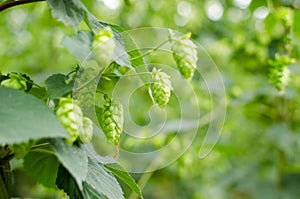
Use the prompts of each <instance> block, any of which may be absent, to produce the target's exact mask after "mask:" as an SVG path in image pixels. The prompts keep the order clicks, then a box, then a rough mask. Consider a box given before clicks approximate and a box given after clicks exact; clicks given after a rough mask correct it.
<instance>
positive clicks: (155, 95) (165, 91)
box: [150, 68, 173, 108]
mask: <svg viewBox="0 0 300 199" xmlns="http://www.w3.org/2000/svg"><path fill="white" fill-rule="evenodd" d="M151 79H152V83H151V87H150V91H151V92H150V93H151V96H152V99H153V100H154V102H155V103H156V104H158V105H159V106H160V107H161V108H165V107H166V105H167V104H168V102H169V99H170V96H171V90H172V89H173V88H172V85H171V82H170V80H169V79H170V76H168V75H167V74H166V73H164V72H162V71H160V70H159V69H158V70H157V69H156V68H153V69H152V71H151Z"/></svg>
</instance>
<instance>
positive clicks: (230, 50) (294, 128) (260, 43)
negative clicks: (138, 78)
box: [0, 0, 300, 199]
mask: <svg viewBox="0 0 300 199" xmlns="http://www.w3.org/2000/svg"><path fill="white" fill-rule="evenodd" d="M126 2H127V4H126V3H125V2H123V1H121V0H98V1H91V0H84V1H83V3H84V4H85V5H86V6H87V7H88V8H89V10H90V11H91V12H92V13H93V14H94V15H95V16H97V17H98V18H99V19H100V20H102V21H105V22H109V23H114V24H118V25H120V26H122V27H124V28H125V29H126V30H127V29H132V28H138V27H164V28H171V29H174V30H177V31H179V32H182V33H186V32H192V38H193V39H194V40H195V41H196V42H197V43H199V44H201V45H202V46H203V48H204V49H206V50H207V52H208V53H209V55H210V56H211V58H212V59H213V61H214V62H215V63H216V65H217V66H218V69H219V72H220V74H221V75H222V78H223V81H224V85H225V88H226V104H227V107H226V120H225V123H224V126H223V128H222V134H221V137H220V139H219V140H218V143H217V145H216V146H215V147H214V150H213V151H212V152H211V153H210V154H209V155H208V156H207V157H206V158H204V159H199V158H198V153H199V150H200V147H201V144H202V142H203V139H204V136H205V133H206V132H207V129H208V125H204V126H202V127H201V128H199V129H192V130H191V131H195V130H197V131H198V133H197V135H196V137H195V139H194V140H193V144H192V145H191V147H190V148H189V149H188V150H187V151H186V152H185V153H184V155H182V156H181V157H180V158H179V159H178V160H177V161H175V162H174V163H172V164H171V165H169V166H168V167H165V168H163V169H160V170H157V171H155V172H151V173H146V174H133V176H134V177H135V178H136V180H137V181H138V182H139V183H140V184H141V185H142V188H143V194H144V197H145V198H146V199H151V198H153V199H154V198H155V199H156V198H164V199H165V198H172V199H185V198H186V199H207V198H214V199H224V198H232V199H269V198H270V199H298V198H299V195H300V158H299V156H298V155H299V152H300V135H299V134H300V128H299V127H300V126H299V124H300V108H299V107H300V106H299V104H300V101H299V98H300V92H299V91H300V87H299V85H300V78H299V75H300V68H299V63H298V62H296V63H295V64H292V65H291V66H289V69H290V71H291V77H290V78H291V79H290V82H289V85H288V86H287V88H286V90H285V92H284V93H283V94H279V93H278V92H277V91H276V89H275V88H274V87H273V86H272V84H270V83H269V81H268V73H269V67H270V65H269V63H268V60H269V59H273V58H274V56H275V54H276V53H283V54H286V53H289V55H290V56H292V57H294V58H295V59H296V60H297V61H298V60H299V46H300V45H299V41H300V40H299V38H297V35H300V30H298V29H297V28H296V27H295V23H299V20H300V18H297V17H296V14H295V13H296V12H299V10H297V9H295V8H291V7H293V6H295V7H297V6H299V3H298V1H287V0H286V1H279V0H278V1H272V0H267V1H264V0H252V1H251V0H232V1H231V0H204V1H199V0H186V1H184V0H181V1H178V0H174V1H156V0H136V1H133V0H128V1H126ZM298 16H299V15H298ZM296 19H298V22H297V21H296ZM293 20H294V22H293ZM85 28H86V26H85V25H84V24H82V25H81V28H80V29H85ZM0 29H1V31H0V71H1V72H2V73H7V72H10V71H18V72H24V73H27V74H29V75H31V76H32V78H33V79H34V80H35V81H36V82H39V83H41V84H43V82H42V81H43V80H44V79H45V78H46V77H47V76H48V75H50V74H52V73H55V72H62V73H67V72H69V71H71V70H72V69H73V68H74V67H75V66H76V64H77V63H78V61H77V60H76V59H75V58H74V57H72V55H70V53H69V52H68V51H67V50H66V49H65V48H64V47H63V46H62V45H61V44H60V43H61V40H62V39H63V37H64V36H66V35H70V34H73V33H74V32H73V29H72V28H71V27H66V26H64V25H63V24H62V23H61V22H58V21H56V20H55V19H53V18H52V16H51V11H50V9H49V8H48V6H47V4H46V3H45V2H39V3H34V4H28V5H22V6H17V7H14V8H10V9H7V10H5V11H3V12H1V13H0ZM149 39H152V40H154V41H155V40H156V39H157V38H145V40H147V41H145V42H149ZM163 59H164V56H161V57H160V56H152V57H150V58H149V60H150V61H153V62H154V61H155V62H163V61H164V60H163ZM199 63H201V60H199ZM201 67H202V70H208V71H209V70H210V68H209V64H207V65H206V62H205V61H203V62H202V64H201ZM192 85H193V86H194V87H195V88H197V93H198V96H197V97H198V101H199V107H200V109H201V115H205V114H207V113H210V111H211V109H212V104H217V103H218V100H225V99H218V98H217V97H214V98H212V101H211V98H210V96H209V95H208V93H207V88H206V87H205V83H204V82H203V79H202V78H200V77H199V76H197V75H196V77H195V78H194V81H193V83H192ZM182 89H183V90H184V89H185V88H184V87H183V88H182ZM143 92H145V91H141V93H142V94H143ZM212 95H216V96H217V95H218V93H212ZM150 102H151V101H150ZM134 104H135V106H138V107H147V106H149V100H148V101H147V100H143V99H141V100H137V101H134ZM170 104H171V105H170V106H169V108H168V109H169V110H168V111H170V112H172V115H171V117H173V118H177V117H180V113H179V112H178V109H177V108H176V106H172V104H176V100H175V99H174V100H173V101H172V99H171V102H170ZM135 110H136V111H135V112H134V110H133V113H132V115H135V117H136V121H138V122H139V123H140V124H141V126H143V123H145V124H146V123H147V121H146V120H147V118H146V119H145V118H144V117H145V115H144V114H141V113H140V112H139V110H140V109H138V110H137V109H135ZM125 119H126V118H125ZM141 128H142V127H141ZM186 133H188V132H186ZM172 136H177V138H180V139H177V142H178V146H179V147H177V149H176V148H175V149H174V150H180V146H181V145H184V143H185V142H187V141H189V140H185V139H190V138H189V137H184V136H182V137H181V136H180V135H176V132H172V131H171V132H168V133H167V134H166V135H162V136H160V137H159V138H157V139H154V140H152V141H149V142H147V143H143V142H140V143H137V145H134V146H133V145H132V143H131V142H130V140H129V139H127V140H126V139H125V141H124V146H123V147H125V148H128V149H132V150H136V151H142V150H145V151H147V150H149V149H157V148H160V147H162V146H163V145H164V144H166V143H168V141H169V139H172ZM13 167H14V168H18V169H16V170H15V172H14V195H15V196H20V197H29V196H34V197H38V198H59V197H62V193H61V192H57V191H56V190H48V189H45V188H42V187H41V186H39V185H36V183H35V182H34V181H33V180H30V179H31V178H30V176H28V175H27V174H26V173H24V172H23V171H22V169H21V167H22V162H18V161H14V162H13ZM124 191H125V193H126V198H135V196H134V195H131V193H130V191H129V190H127V188H126V187H124Z"/></svg>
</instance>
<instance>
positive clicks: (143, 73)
mask: <svg viewBox="0 0 300 199" xmlns="http://www.w3.org/2000/svg"><path fill="white" fill-rule="evenodd" d="M146 74H150V72H142V73H135V74H128V75H122V77H131V76H138V75H146ZM108 77H119V76H118V75H109V76H108Z"/></svg>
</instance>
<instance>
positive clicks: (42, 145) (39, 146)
mask: <svg viewBox="0 0 300 199" xmlns="http://www.w3.org/2000/svg"><path fill="white" fill-rule="evenodd" d="M49 145H50V143H49V142H45V143H41V144H36V145H34V146H32V147H31V149H38V148H42V147H44V146H49Z"/></svg>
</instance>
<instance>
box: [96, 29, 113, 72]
mask: <svg viewBox="0 0 300 199" xmlns="http://www.w3.org/2000/svg"><path fill="white" fill-rule="evenodd" d="M113 38H114V34H113V33H112V31H111V29H110V28H109V27H107V28H104V29H102V30H98V32H97V33H96V35H95V36H94V41H93V43H92V50H93V53H94V56H95V58H96V60H97V62H98V63H99V64H100V65H101V66H107V65H108V64H109V63H110V62H111V60H112V56H113V53H114V50H115V46H116V44H115V41H114V39H113Z"/></svg>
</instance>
